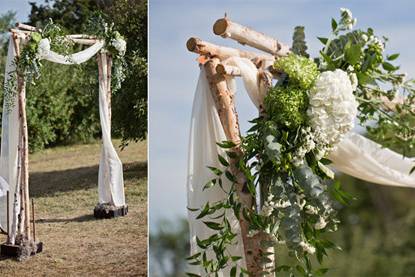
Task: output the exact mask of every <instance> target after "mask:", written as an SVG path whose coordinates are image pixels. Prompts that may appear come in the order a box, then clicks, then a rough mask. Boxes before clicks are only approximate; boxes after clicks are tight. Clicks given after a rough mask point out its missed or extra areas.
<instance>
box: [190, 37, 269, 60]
mask: <svg viewBox="0 0 415 277" xmlns="http://www.w3.org/2000/svg"><path fill="white" fill-rule="evenodd" d="M186 46H187V49H188V50H189V51H191V52H195V53H198V54H200V55H206V56H209V57H217V58H219V59H220V60H224V59H227V58H230V57H235V56H236V57H241V58H247V59H250V60H254V59H265V60H272V61H273V60H274V59H275V58H274V57H273V56H271V55H267V54H259V53H255V52H249V51H243V50H239V49H235V48H230V47H224V46H219V45H216V44H213V43H209V42H206V41H203V40H201V39H199V38H195V37H192V38H190V39H189V40H188V41H187V43H186Z"/></svg>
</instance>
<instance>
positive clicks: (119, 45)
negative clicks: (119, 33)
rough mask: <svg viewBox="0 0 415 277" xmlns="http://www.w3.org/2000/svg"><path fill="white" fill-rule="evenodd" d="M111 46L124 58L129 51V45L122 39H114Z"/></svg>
mask: <svg viewBox="0 0 415 277" xmlns="http://www.w3.org/2000/svg"><path fill="white" fill-rule="evenodd" d="M111 45H112V46H113V47H114V48H115V50H117V52H118V53H119V54H120V55H121V56H124V54H125V51H126V50H127V43H126V42H125V40H123V39H121V38H119V39H113V40H111Z"/></svg>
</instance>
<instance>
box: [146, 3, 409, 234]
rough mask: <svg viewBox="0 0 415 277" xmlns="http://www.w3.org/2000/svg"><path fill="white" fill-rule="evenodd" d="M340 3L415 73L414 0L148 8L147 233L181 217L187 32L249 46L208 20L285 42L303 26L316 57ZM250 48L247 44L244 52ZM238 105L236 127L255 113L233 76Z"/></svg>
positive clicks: (190, 90)
mask: <svg viewBox="0 0 415 277" xmlns="http://www.w3.org/2000/svg"><path fill="white" fill-rule="evenodd" d="M341 7H346V8H349V9H351V10H352V12H353V16H354V17H357V19H358V20H357V26H356V27H357V28H362V29H365V28H367V27H373V28H374V29H375V32H376V33H377V34H379V35H384V36H386V37H388V38H389V39H390V42H389V44H388V45H387V48H386V49H387V52H388V53H395V52H400V53H401V55H400V58H399V59H398V61H397V62H398V63H399V64H401V69H402V71H403V72H407V73H408V74H409V76H412V77H415V51H413V50H412V49H413V44H414V37H415V17H414V15H413V11H414V10H415V1H409V0H408V1H404V0H395V1H362V0H360V1H358V0H356V1H333V0H326V1H323V0H313V1H311V0H309V1H305V0H303V1H300V0H297V1H296V0H294V1H293V0H291V1H288V0H287V1H257V0H250V1H207V0H206V1H190V0H189V1H185V0H179V1H169V0H164V1H163V0H150V5H149V18H150V22H149V24H150V25H149V26H150V32H149V61H150V62H149V78H150V79H149V120H150V122H149V139H148V141H149V160H150V161H149V174H150V175H149V205H150V211H149V215H150V219H149V224H150V231H155V230H156V226H157V224H158V222H159V221H160V220H163V219H170V220H176V219H178V218H180V217H184V216H186V171H187V154H188V153H187V145H188V141H189V127H190V115H191V109H192V101H193V97H194V91H195V88H196V83H197V78H198V74H199V68H198V64H197V62H196V58H197V55H196V54H195V53H190V52H188V51H187V49H186V46H185V44H186V41H187V39H188V38H190V37H192V36H196V37H199V38H201V39H203V40H205V41H209V42H212V43H215V44H219V45H224V46H230V47H235V48H240V49H248V47H246V46H242V45H238V44H237V43H236V42H234V41H231V40H229V39H223V38H221V37H218V36H215V35H214V34H213V31H212V26H213V23H214V22H215V21H216V20H217V19H219V18H221V17H223V15H224V14H225V12H226V13H227V15H228V17H229V18H230V19H231V20H233V21H235V22H238V23H240V24H242V25H246V26H249V27H252V28H253V29H255V30H257V31H260V32H263V33H265V34H268V35H270V36H273V37H274V38H277V39H279V40H280V41H282V42H285V43H286V44H291V36H292V30H293V29H294V27H295V26H297V25H304V26H305V31H306V39H307V43H308V47H309V52H310V53H311V55H312V56H316V55H317V53H318V50H319V49H320V43H319V42H318V40H317V39H316V36H328V35H329V32H330V19H331V17H335V18H338V17H339V9H340V8H341ZM249 50H252V49H249ZM237 84H238V88H239V90H238V91H237V93H236V95H237V96H236V97H237V100H236V102H237V104H236V105H237V110H238V114H239V120H240V123H241V128H242V131H244V130H247V128H248V126H249V125H248V124H247V121H248V120H249V119H251V118H253V117H255V115H256V110H255V107H254V106H253V105H252V104H251V103H250V100H249V99H248V97H247V95H246V93H245V91H244V90H243V87H242V84H241V82H240V81H238V83H237Z"/></svg>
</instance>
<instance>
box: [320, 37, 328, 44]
mask: <svg viewBox="0 0 415 277" xmlns="http://www.w3.org/2000/svg"><path fill="white" fill-rule="evenodd" d="M317 39H318V40H319V41H320V42H321V43H322V44H323V45H326V43H327V41H329V39H328V38H322V37H317Z"/></svg>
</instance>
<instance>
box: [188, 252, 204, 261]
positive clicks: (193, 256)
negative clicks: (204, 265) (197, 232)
mask: <svg viewBox="0 0 415 277" xmlns="http://www.w3.org/2000/svg"><path fill="white" fill-rule="evenodd" d="M200 255H201V253H200V252H199V253H196V254H194V255H192V256H190V257H187V258H186V260H193V259H196V258H199V257H200Z"/></svg>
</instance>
